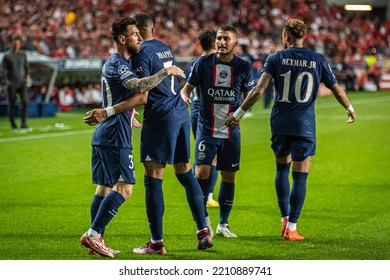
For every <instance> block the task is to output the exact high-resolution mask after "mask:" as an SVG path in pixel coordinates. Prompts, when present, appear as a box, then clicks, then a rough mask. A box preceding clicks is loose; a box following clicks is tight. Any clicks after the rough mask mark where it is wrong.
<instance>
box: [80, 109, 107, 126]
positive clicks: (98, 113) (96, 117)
mask: <svg viewBox="0 0 390 280" xmlns="http://www.w3.org/2000/svg"><path fill="white" fill-rule="evenodd" d="M86 114H87V115H88V116H86V117H85V118H83V122H85V123H86V124H89V125H96V124H98V123H100V122H102V121H104V120H105V119H106V118H107V113H106V110H105V109H93V110H92V111H88V112H87V113H86Z"/></svg>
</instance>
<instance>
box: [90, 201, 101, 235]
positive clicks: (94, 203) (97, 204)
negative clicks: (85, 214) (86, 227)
mask: <svg viewBox="0 0 390 280" xmlns="http://www.w3.org/2000/svg"><path fill="white" fill-rule="evenodd" d="M103 199H104V196H101V195H97V194H95V195H94V196H93V199H92V202H91V209H90V213H91V224H92V223H93V220H95V217H96V215H97V212H98V211H99V207H100V204H101V203H102V201H103ZM101 235H102V236H103V235H104V229H103V232H102V233H101Z"/></svg>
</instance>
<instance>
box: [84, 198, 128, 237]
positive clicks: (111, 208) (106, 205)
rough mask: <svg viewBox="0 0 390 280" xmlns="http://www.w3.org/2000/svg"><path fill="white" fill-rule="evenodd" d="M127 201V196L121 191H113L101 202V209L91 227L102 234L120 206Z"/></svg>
mask: <svg viewBox="0 0 390 280" xmlns="http://www.w3.org/2000/svg"><path fill="white" fill-rule="evenodd" d="M125 201H126V200H125V198H124V197H123V196H122V195H121V194H120V193H118V192H116V191H111V192H110V193H109V194H108V195H107V196H106V197H105V198H104V199H103V201H102V203H101V204H100V207H99V211H98V212H97V214H96V217H95V219H94V220H93V223H92V226H91V228H92V229H94V230H96V231H97V232H98V233H100V234H102V233H103V232H104V229H105V228H106V226H107V225H108V223H109V222H110V221H111V220H112V218H114V216H115V215H116V213H117V212H118V208H119V207H120V206H121V205H122V204H123V203H124V202H125Z"/></svg>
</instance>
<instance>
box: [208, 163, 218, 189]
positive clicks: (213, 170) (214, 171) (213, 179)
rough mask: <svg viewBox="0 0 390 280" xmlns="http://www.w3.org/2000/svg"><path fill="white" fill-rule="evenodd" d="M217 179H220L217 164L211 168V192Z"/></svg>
mask: <svg viewBox="0 0 390 280" xmlns="http://www.w3.org/2000/svg"><path fill="white" fill-rule="evenodd" d="M217 180H218V170H217V167H216V166H214V165H212V166H211V170H210V189H209V192H210V193H213V191H214V189H215V184H216V183H217Z"/></svg>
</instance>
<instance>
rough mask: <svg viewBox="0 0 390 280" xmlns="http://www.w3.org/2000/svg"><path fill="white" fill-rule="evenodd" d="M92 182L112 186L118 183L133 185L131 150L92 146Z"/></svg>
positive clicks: (133, 174) (133, 171)
mask: <svg viewBox="0 0 390 280" xmlns="http://www.w3.org/2000/svg"><path fill="white" fill-rule="evenodd" d="M92 181H93V183H94V184H99V185H104V186H114V185H115V184H116V183H117V182H118V181H120V182H126V183H129V184H132V185H134V184H135V169H134V161H133V155H132V151H131V149H128V148H126V149H124V148H118V147H107V146H92Z"/></svg>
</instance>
